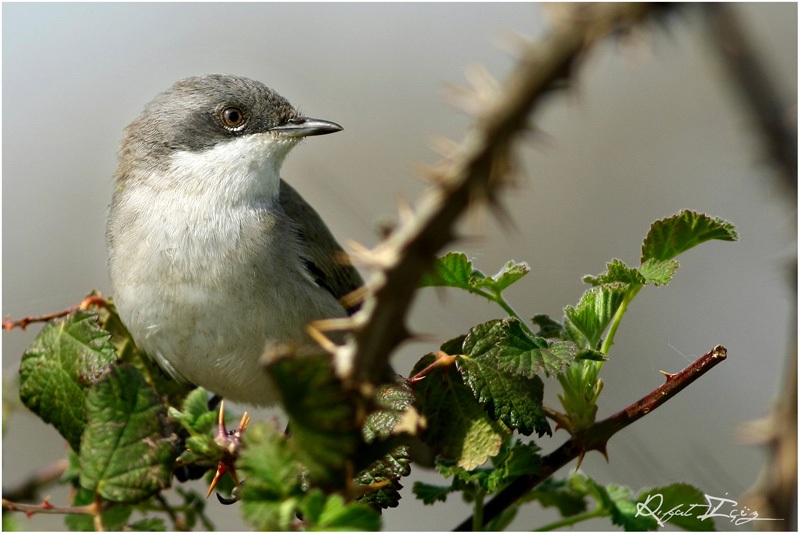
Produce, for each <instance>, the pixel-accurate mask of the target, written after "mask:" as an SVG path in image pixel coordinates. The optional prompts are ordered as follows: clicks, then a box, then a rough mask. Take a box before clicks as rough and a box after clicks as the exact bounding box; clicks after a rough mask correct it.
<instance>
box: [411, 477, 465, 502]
mask: <svg viewBox="0 0 800 534" xmlns="http://www.w3.org/2000/svg"><path fill="white" fill-rule="evenodd" d="M411 491H413V492H414V495H416V497H417V499H419V500H421V501H422V503H423V504H434V503H435V502H436V501H442V502H445V501H446V500H447V496H448V495H449V494H450V493H452V492H454V491H457V490H456V489H455V488H453V486H436V485H434V484H426V483H425V482H420V481H416V482H414V485H413V486H412V487H411Z"/></svg>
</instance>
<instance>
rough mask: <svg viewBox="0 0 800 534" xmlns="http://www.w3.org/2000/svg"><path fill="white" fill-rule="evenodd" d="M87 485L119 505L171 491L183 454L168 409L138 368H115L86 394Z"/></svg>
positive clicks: (83, 450) (84, 474)
mask: <svg viewBox="0 0 800 534" xmlns="http://www.w3.org/2000/svg"><path fill="white" fill-rule="evenodd" d="M86 416H87V423H86V431H85V432H84V434H83V439H82V440H81V449H80V466H81V477H80V483H81V486H82V487H84V488H86V489H88V490H91V491H93V492H95V493H98V494H99V495H100V496H102V497H103V498H106V499H108V500H111V501H117V502H138V501H142V500H144V499H146V498H147V497H149V496H151V495H153V494H155V493H157V492H158V491H160V490H162V489H164V488H167V487H169V482H170V477H171V476H172V464H173V462H174V460H175V457H176V455H177V451H176V449H175V440H176V437H175V435H174V434H173V433H172V432H171V430H170V428H169V427H168V425H167V417H166V409H165V408H164V406H163V404H162V403H161V400H160V399H159V398H158V396H157V395H156V394H155V392H154V391H153V390H152V389H151V388H150V387H149V386H148V385H147V384H146V383H145V381H144V378H142V375H141V374H140V373H139V371H138V370H136V368H134V367H133V366H131V365H128V364H122V365H117V366H112V367H110V368H109V370H108V373H107V374H106V375H105V376H104V377H103V378H102V379H101V380H100V381H99V382H98V383H97V384H96V385H95V386H94V387H93V388H92V389H90V390H89V392H88V393H87V395H86Z"/></svg>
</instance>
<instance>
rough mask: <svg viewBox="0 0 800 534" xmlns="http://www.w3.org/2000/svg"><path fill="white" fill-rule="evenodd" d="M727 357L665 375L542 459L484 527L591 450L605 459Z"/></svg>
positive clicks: (488, 510)
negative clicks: (616, 438) (617, 440)
mask: <svg viewBox="0 0 800 534" xmlns="http://www.w3.org/2000/svg"><path fill="white" fill-rule="evenodd" d="M727 355H728V351H727V350H726V349H725V347H723V346H721V345H717V346H716V347H714V348H713V349H711V350H710V351H709V352H707V353H706V354H704V355H703V356H700V358H698V359H697V360H695V361H694V362H693V363H691V364H690V365H689V366H688V367H686V368H685V369H684V370H683V371H681V372H679V373H676V374H668V373H664V374H665V375H666V377H667V380H666V382H664V383H663V384H662V385H661V386H659V387H657V388H656V389H654V390H653V391H651V392H650V393H648V394H647V395H645V396H644V397H642V398H641V399H639V400H638V401H636V402H634V403H633V404H631V405H630V406H628V407H627V408H625V409H623V410H620V411H619V412H617V413H615V414H614V415H612V416H611V417H609V418H607V419H604V420H602V421H599V422H597V423H595V424H593V425H592V426H590V427H589V428H587V429H586V430H584V431H583V432H581V433H580V434H579V435H575V436H572V437H571V438H570V439H569V440H567V441H566V442H565V443H564V444H563V445H561V446H560V447H559V448H558V449H556V450H555V451H553V452H551V453H550V454H548V455H547V456H545V457H544V458H542V463H541V469H540V470H539V472H537V473H536V474H533V475H525V476H521V477H519V478H517V479H516V480H514V481H513V482H511V484H509V485H508V486H506V487H505V488H504V489H503V491H501V492H500V493H498V494H497V495H496V496H495V497H494V498H493V499H492V500H491V501H489V502H488V503H487V504H486V505H485V506H484V508H483V524H484V525H485V524H486V523H488V522H489V521H491V520H492V519H494V518H495V517H497V516H498V515H499V514H500V513H501V512H502V511H503V510H505V509H506V508H508V507H509V506H511V505H512V504H514V503H515V502H516V501H517V500H518V499H519V498H520V497H522V496H523V495H524V494H526V493H527V492H529V491H530V490H531V489H533V488H534V487H536V486H537V485H538V484H539V483H541V482H543V481H544V480H545V479H546V478H548V477H549V476H550V475H552V474H553V473H555V472H556V471H557V470H558V469H560V468H561V467H563V466H565V465H566V464H567V463H569V462H570V461H572V460H573V459H575V458H581V457H583V455H584V454H585V453H586V452H588V451H590V450H597V451H600V452H601V453H603V455H605V454H606V445H607V443H608V440H609V438H611V436H613V435H614V434H616V433H617V432H619V431H620V430H622V429H623V428H625V427H626V426H628V425H630V424H631V423H634V422H635V421H637V420H639V419H641V418H642V417H644V416H645V415H647V414H648V413H650V412H652V411H653V410H655V409H656V408H658V407H659V406H661V405H662V404H664V403H665V402H667V401H668V400H669V399H671V398H672V397H674V396H675V395H676V394H677V393H678V392H679V391H681V390H682V389H684V388H685V387H686V386H688V385H689V384H691V383H692V382H694V381H695V380H697V379H698V378H700V377H701V376H703V375H704V374H705V373H707V372H708V371H709V370H711V368H712V367H714V366H715V365H717V364H718V363H720V362H721V361H722V360H724V359H725V358H726V357H727ZM472 527H473V518H472V517H469V518H467V519H466V520H465V521H464V522H463V523H461V524H460V525H458V526H457V527H456V528H455V530H457V531H469V530H472Z"/></svg>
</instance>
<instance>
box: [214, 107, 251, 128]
mask: <svg viewBox="0 0 800 534" xmlns="http://www.w3.org/2000/svg"><path fill="white" fill-rule="evenodd" d="M219 118H220V121H222V126H224V127H225V129H226V130H231V131H233V132H235V131H238V130H241V129H242V128H244V126H245V124H246V123H247V115H245V113H244V111H242V110H241V109H240V108H237V107H235V106H228V107H226V108H222V111H221V112H220V114H219Z"/></svg>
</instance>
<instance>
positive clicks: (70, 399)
mask: <svg viewBox="0 0 800 534" xmlns="http://www.w3.org/2000/svg"><path fill="white" fill-rule="evenodd" d="M114 359H115V355H114V347H113V346H112V345H111V342H110V341H109V334H108V332H106V331H104V330H102V329H101V328H100V327H99V326H98V324H97V316H96V315H95V314H93V313H88V312H84V311H76V312H73V313H70V314H69V315H67V316H66V317H65V318H64V319H62V320H55V321H52V322H50V323H48V324H47V325H46V326H45V327H44V328H43V329H42V331H41V332H40V333H39V335H38V336H37V337H36V339H35V340H34V342H33V345H31V347H30V348H29V349H28V350H27V351H25V354H24V355H23V356H22V363H21V365H20V369H19V375H20V387H19V395H20V398H21V399H22V402H23V403H24V404H25V406H27V407H28V408H30V409H31V411H33V412H34V413H36V414H37V415H38V416H39V417H41V418H42V419H43V420H44V421H45V422H46V423H50V424H52V425H53V426H54V427H55V428H56V430H58V432H59V433H60V434H61V435H62V436H63V437H64V439H66V440H67V441H68V442H69V444H70V446H71V447H72V448H73V449H74V450H76V451H77V450H78V449H79V448H80V442H81V434H82V433H83V430H84V426H85V425H86V412H85V410H84V399H85V398H86V389H87V388H88V387H90V386H91V385H92V384H93V383H94V382H95V381H96V380H97V379H98V378H99V376H100V374H101V372H102V371H103V369H104V368H105V367H106V366H107V365H109V364H110V363H112V362H113V361H114Z"/></svg>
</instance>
